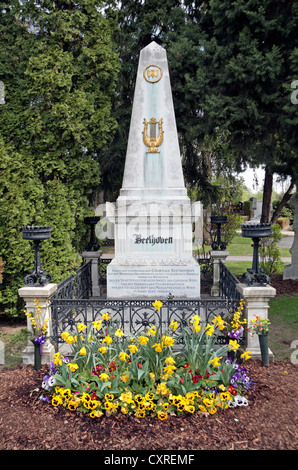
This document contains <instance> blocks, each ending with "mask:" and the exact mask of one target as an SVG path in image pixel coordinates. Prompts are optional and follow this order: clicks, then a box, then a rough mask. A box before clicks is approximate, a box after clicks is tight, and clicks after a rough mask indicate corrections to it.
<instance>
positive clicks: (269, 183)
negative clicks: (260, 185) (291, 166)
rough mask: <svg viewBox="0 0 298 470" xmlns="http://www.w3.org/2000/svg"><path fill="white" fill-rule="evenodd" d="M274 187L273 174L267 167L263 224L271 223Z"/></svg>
mask: <svg viewBox="0 0 298 470" xmlns="http://www.w3.org/2000/svg"><path fill="white" fill-rule="evenodd" d="M272 187H273V173H271V171H270V170H269V168H268V167H266V169H265V180H264V189H263V205H262V215H261V224H267V223H269V217H270V205H271V196H272Z"/></svg>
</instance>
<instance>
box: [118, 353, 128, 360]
mask: <svg viewBox="0 0 298 470" xmlns="http://www.w3.org/2000/svg"><path fill="white" fill-rule="evenodd" d="M119 359H120V360H121V361H126V360H127V359H129V355H128V354H127V353H126V352H121V353H119Z"/></svg>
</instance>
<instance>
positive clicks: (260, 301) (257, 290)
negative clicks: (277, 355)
mask: <svg viewBox="0 0 298 470" xmlns="http://www.w3.org/2000/svg"><path fill="white" fill-rule="evenodd" d="M236 289H237V291H238V292H239V293H240V296H241V298H242V299H243V300H244V301H245V305H244V312H245V318H246V320H247V326H249V324H250V323H251V320H252V319H254V318H255V316H254V315H257V316H259V317H260V318H268V310H269V301H270V299H271V298H273V297H275V295H276V289H274V287H272V286H270V285H264V286H247V285H246V284H242V283H239V284H237V286H236ZM269 334H270V331H269ZM246 351H250V352H251V357H252V358H253V359H261V350H260V345H259V338H258V335H257V334H254V335H253V336H251V335H250V334H249V333H248V332H246ZM273 359H274V356H273V353H272V351H270V349H269V360H273Z"/></svg>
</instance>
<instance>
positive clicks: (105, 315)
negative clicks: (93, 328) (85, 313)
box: [102, 313, 111, 321]
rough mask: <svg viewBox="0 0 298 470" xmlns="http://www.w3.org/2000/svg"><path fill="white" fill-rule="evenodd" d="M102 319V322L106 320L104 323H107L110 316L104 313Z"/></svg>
mask: <svg viewBox="0 0 298 470" xmlns="http://www.w3.org/2000/svg"><path fill="white" fill-rule="evenodd" d="M102 318H103V320H106V321H107V320H109V319H110V318H111V315H109V314H108V313H104V314H103V315H102Z"/></svg>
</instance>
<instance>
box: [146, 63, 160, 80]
mask: <svg viewBox="0 0 298 470" xmlns="http://www.w3.org/2000/svg"><path fill="white" fill-rule="evenodd" d="M161 77H162V70H161V68H160V67H159V66H158V65H148V67H146V68H145V70H144V78H145V80H147V82H149V83H156V82H159V80H160V79H161Z"/></svg>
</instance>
